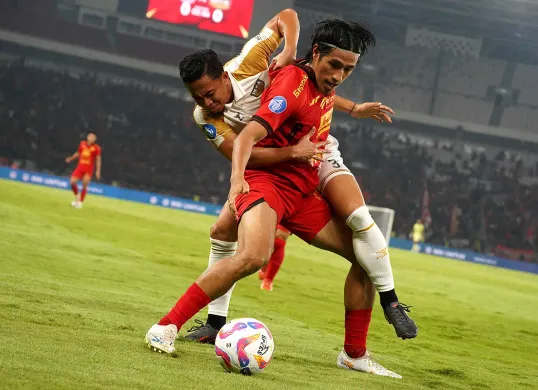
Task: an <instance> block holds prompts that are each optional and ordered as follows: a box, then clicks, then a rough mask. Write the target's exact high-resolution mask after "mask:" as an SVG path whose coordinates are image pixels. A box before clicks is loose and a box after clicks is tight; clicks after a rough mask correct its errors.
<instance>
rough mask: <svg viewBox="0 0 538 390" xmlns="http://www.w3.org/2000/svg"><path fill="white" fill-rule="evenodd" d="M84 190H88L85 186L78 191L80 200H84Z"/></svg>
mask: <svg viewBox="0 0 538 390" xmlns="http://www.w3.org/2000/svg"><path fill="white" fill-rule="evenodd" d="M86 192H88V190H87V189H86V188H85V187H84V188H82V191H81V192H80V201H81V202H84V198H85V197H86Z"/></svg>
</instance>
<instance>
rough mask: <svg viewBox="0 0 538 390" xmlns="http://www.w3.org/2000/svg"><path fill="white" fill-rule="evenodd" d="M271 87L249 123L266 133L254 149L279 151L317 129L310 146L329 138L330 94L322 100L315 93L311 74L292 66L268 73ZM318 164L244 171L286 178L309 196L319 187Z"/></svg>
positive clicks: (288, 163) (296, 163) (286, 164)
mask: <svg viewBox="0 0 538 390" xmlns="http://www.w3.org/2000/svg"><path fill="white" fill-rule="evenodd" d="M269 76H270V78H271V84H270V86H269V88H267V89H266V90H265V91H264V93H263V95H262V99H261V106H260V109H259V110H258V111H257V112H256V114H255V115H253V116H252V120H254V121H256V122H258V123H260V124H261V125H262V126H263V127H265V128H266V129H267V132H268V133H269V135H268V136H267V137H265V138H264V139H263V140H261V141H260V142H258V143H257V144H256V146H258V147H264V148H283V147H286V146H293V145H296V144H297V143H299V141H300V140H301V138H303V137H304V136H305V135H306V134H308V132H309V131H310V129H311V128H312V127H315V128H316V129H317V131H316V133H315V134H314V136H313V137H312V141H313V142H321V141H326V140H327V137H328V136H329V130H330V127H331V120H332V114H333V107H334V96H335V92H334V91H333V92H332V93H331V94H330V95H328V96H325V95H323V94H322V93H321V92H320V91H319V90H318V89H317V83H316V76H315V74H314V70H313V69H312V68H310V67H309V66H305V65H301V64H300V63H296V64H294V65H290V66H287V67H285V68H283V69H280V70H277V71H275V72H272V73H270V75H269ZM318 166H319V162H318V161H316V162H315V163H307V162H301V161H297V160H290V161H286V162H282V163H278V164H274V165H269V166H265V167H260V168H256V169H247V171H246V174H248V172H249V171H258V170H261V171H266V172H271V173H273V174H275V175H278V176H281V177H284V178H286V179H287V180H288V181H289V182H290V183H291V185H294V186H295V187H296V188H297V189H299V190H300V191H301V192H302V193H304V194H310V193H312V192H313V191H314V190H315V189H316V187H317V186H318V184H319V178H318V172H317V171H318Z"/></svg>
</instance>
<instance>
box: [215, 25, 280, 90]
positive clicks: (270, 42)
mask: <svg viewBox="0 0 538 390" xmlns="http://www.w3.org/2000/svg"><path fill="white" fill-rule="evenodd" d="M281 42H282V38H281V37H280V36H279V34H278V33H277V32H275V31H273V30H271V29H269V28H264V29H263V30H262V31H261V32H260V33H259V34H258V35H256V36H255V37H253V38H252V39H250V40H249V41H248V42H247V43H246V44H245V46H243V49H242V50H241V53H240V54H239V55H238V56H237V57H234V58H233V59H231V60H230V61H229V62H228V63H226V65H225V69H226V70H227V71H229V72H230V73H232V75H233V76H234V78H235V79H236V80H237V81H241V80H244V79H246V78H248V77H252V76H254V75H257V74H258V73H261V72H263V71H264V70H267V69H268V68H269V58H270V57H271V55H272V54H273V53H274V51H275V50H276V49H277V48H278V46H280V43H281Z"/></svg>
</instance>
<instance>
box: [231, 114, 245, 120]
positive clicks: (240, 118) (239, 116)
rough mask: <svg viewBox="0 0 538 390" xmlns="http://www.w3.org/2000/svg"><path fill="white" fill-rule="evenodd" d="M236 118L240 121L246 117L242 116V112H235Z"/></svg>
mask: <svg viewBox="0 0 538 390" xmlns="http://www.w3.org/2000/svg"><path fill="white" fill-rule="evenodd" d="M234 118H235V119H237V120H238V121H239V122H243V121H244V120H245V117H244V116H241V114H240V113H237V114H235V115H234Z"/></svg>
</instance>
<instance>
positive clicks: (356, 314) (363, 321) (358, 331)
mask: <svg viewBox="0 0 538 390" xmlns="http://www.w3.org/2000/svg"><path fill="white" fill-rule="evenodd" d="M371 319H372V309H359V310H346V325H345V326H346V338H345V341H344V350H345V351H346V353H347V356H349V357H350V358H352V359H357V358H360V357H361V356H364V354H365V353H366V337H367V336H368V327H369V326H370V320H371Z"/></svg>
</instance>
